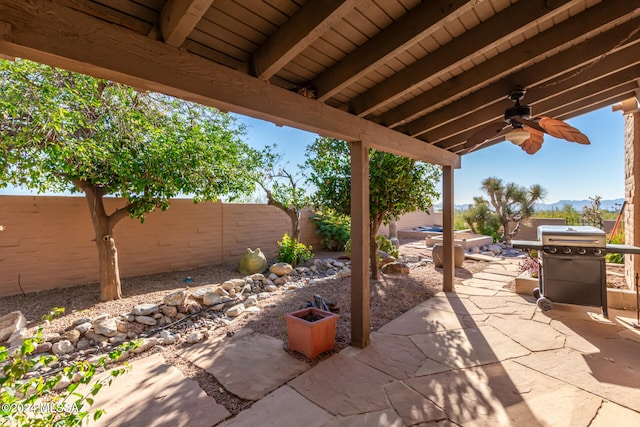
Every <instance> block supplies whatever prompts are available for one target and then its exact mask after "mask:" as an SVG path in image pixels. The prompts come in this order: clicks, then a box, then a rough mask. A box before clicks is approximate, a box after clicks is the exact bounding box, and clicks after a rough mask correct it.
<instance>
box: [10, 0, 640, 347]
mask: <svg viewBox="0 0 640 427" xmlns="http://www.w3.org/2000/svg"><path fill="white" fill-rule="evenodd" d="M639 42H640V0H606V1H597V0H526V1H524V0H521V1H517V2H515V3H513V4H512V0H434V1H422V2H421V1H418V0H376V1H373V0H326V1H311V0H308V1H304V0H215V1H214V0H130V1H123V0H28V1H27V0H0V56H2V57H5V58H11V57H22V58H28V59H32V60H35V61H39V62H43V63H46V64H50V65H55V66H59V67H64V68H67V69H70V70H73V71H79V72H84V73H88V74H92V75H96V76H99V77H103V78H108V79H111V80H115V81H119V82H122V83H126V84H129V85H132V86H134V87H137V88H139V89H144V90H153V91H159V92H163V93H167V94H170V95H173V96H176V97H181V98H184V99H189V100H193V101H196V102H200V103H202V104H206V105H210V106H214V107H217V108H220V109H222V110H225V111H233V112H237V113H241V114H246V115H248V116H252V117H256V118H260V119H264V120H269V121H271V122H274V123H276V124H278V125H288V126H292V127H296V128H300V129H305V130H308V131H312V132H316V133H318V134H321V135H323V136H332V137H336V138H340V139H344V140H347V141H350V142H352V143H353V144H352V150H353V151H352V154H353V156H354V159H355V160H357V161H355V162H354V164H358V165H360V167H359V168H354V171H353V173H354V174H356V175H358V176H359V178H358V179H356V180H354V188H353V190H352V191H353V193H352V194H353V197H352V201H353V203H354V204H355V205H354V206H352V211H353V212H358V214H357V215H354V218H353V221H354V224H353V227H354V230H359V231H356V233H358V236H357V237H358V238H357V239H354V242H355V241H358V242H359V243H360V244H359V245H355V246H356V247H354V251H353V253H354V261H356V264H357V265H356V266H355V267H354V271H355V273H354V276H353V279H352V288H353V289H355V292H354V293H352V298H355V299H358V300H360V301H359V302H357V303H358V304H360V307H359V309H358V310H355V311H356V312H359V313H360V314H359V315H358V316H356V315H354V316H353V317H354V318H355V317H359V319H355V320H354V321H357V322H360V323H359V324H358V325H354V326H357V327H354V328H353V335H354V343H355V344H356V345H361V346H364V345H366V344H367V343H368V318H367V316H368V301H364V300H366V299H367V296H368V293H367V290H368V269H366V268H365V266H366V265H367V264H366V263H367V257H366V254H367V251H368V247H367V244H366V240H367V239H368V234H367V233H368V231H367V229H366V227H365V226H364V225H365V223H366V222H368V221H367V219H368V218H367V217H368V215H367V212H368V195H367V194H368V192H367V191H366V189H367V188H368V185H367V184H368V173H367V169H366V167H365V165H363V162H362V161H361V160H362V153H363V152H364V150H365V149H366V148H367V147H373V148H376V149H379V150H384V151H388V152H392V153H395V154H399V155H404V156H409V157H412V158H415V159H418V160H422V161H426V162H430V163H434V164H439V165H442V166H443V170H444V180H443V183H444V184H443V187H444V191H443V193H444V202H445V214H444V222H445V224H443V225H444V226H445V230H446V231H445V233H444V244H445V248H446V251H445V271H444V279H443V280H444V284H445V289H447V288H449V289H450V288H451V287H452V285H453V275H454V269H453V169H455V168H459V167H460V165H461V163H460V157H461V155H463V154H465V153H467V152H468V151H469V150H473V149H482V148H485V147H488V146H489V145H491V144H494V143H498V142H501V141H502V140H504V138H503V137H502V138H498V139H495V140H493V141H487V142H484V143H481V145H478V146H473V145H470V144H469V143H468V142H467V140H468V138H469V137H470V136H471V135H472V134H473V133H475V132H476V131H477V130H478V129H480V128H481V127H483V126H484V125H486V124H487V123H490V122H493V121H496V120H499V119H500V118H501V117H502V115H503V112H504V110H505V108H507V107H510V106H511V105H512V102H511V101H510V100H508V99H507V97H506V96H507V94H508V93H509V92H510V91H511V90H512V89H514V88H515V87H517V86H519V87H523V88H526V89H527V96H526V98H525V102H526V103H527V104H529V105H530V106H532V107H533V109H534V114H535V115H548V116H553V117H556V118H559V119H562V120H565V119H568V118H571V117H574V116H577V115H580V114H584V113H586V112H589V111H592V110H595V109H598V108H601V107H603V106H607V105H611V104H614V103H617V102H620V101H622V100H625V99H628V98H630V97H634V96H637V94H638V88H639V82H640V43H639ZM514 149H517V148H516V147H514ZM358 159H359V160H358ZM364 163H366V162H364ZM356 258H357V260H356ZM353 303H354V302H353V301H352V304H353ZM354 313H355V312H354Z"/></svg>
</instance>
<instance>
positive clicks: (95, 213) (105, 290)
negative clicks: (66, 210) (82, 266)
mask: <svg viewBox="0 0 640 427" xmlns="http://www.w3.org/2000/svg"><path fill="white" fill-rule="evenodd" d="M76 185H78V184H77V183H76ZM78 186H79V187H80V188H82V190H83V191H84V193H85V196H86V199H87V203H88V205H89V213H90V214H91V221H92V222H93V229H94V231H95V242H96V247H97V248H98V261H99V263H100V301H111V300H116V299H120V298H122V290H121V286H120V270H119V268H118V251H117V250H116V244H115V240H114V239H113V226H114V225H115V223H116V222H117V220H118V219H119V218H120V217H121V216H122V215H121V212H122V210H120V211H116V213H117V214H118V215H115V214H114V215H112V216H111V217H109V215H107V213H106V212H105V209H104V201H103V199H102V197H103V193H102V191H101V190H100V189H99V188H95V187H94V186H91V185H88V184H81V185H78Z"/></svg>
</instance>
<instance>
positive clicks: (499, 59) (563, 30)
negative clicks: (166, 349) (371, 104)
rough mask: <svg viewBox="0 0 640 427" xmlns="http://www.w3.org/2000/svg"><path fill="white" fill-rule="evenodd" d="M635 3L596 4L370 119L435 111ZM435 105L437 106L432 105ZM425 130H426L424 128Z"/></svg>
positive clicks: (610, 21)
mask: <svg viewBox="0 0 640 427" xmlns="http://www.w3.org/2000/svg"><path fill="white" fill-rule="evenodd" d="M635 9H637V6H636V5H634V4H633V2H629V1H628V0H610V1H608V2H606V3H599V4H597V5H596V6H594V7H591V8H589V9H587V10H585V11H584V12H582V13H580V14H578V15H575V16H573V17H571V18H569V19H568V20H566V21H564V22H563V23H562V26H559V25H558V26H554V27H551V28H549V29H548V30H546V31H543V32H542V33H540V34H538V35H536V36H534V37H532V38H530V39H528V40H525V41H524V42H522V43H520V44H518V45H516V46H514V47H513V48H511V49H509V50H507V51H505V52H503V53H500V54H498V55H496V56H494V57H493V58H491V59H489V60H487V61H485V62H482V63H480V64H478V65H477V66H475V67H474V68H473V70H472V71H471V72H466V73H463V74H461V75H458V76H456V77H454V78H452V79H449V80H447V81H446V82H444V83H442V84H440V85H438V86H436V87H434V88H432V89H430V90H428V91H426V92H424V93H423V94H421V95H418V96H416V97H415V98H413V99H411V100H409V101H407V102H405V103H403V104H401V105H399V106H397V107H395V108H393V109H391V110H389V111H387V112H385V113H384V114H382V115H381V116H379V117H376V118H374V119H373V121H374V122H376V123H379V124H381V125H383V126H388V127H395V126H399V125H403V124H406V123H409V122H411V121H412V120H415V119H417V118H418V117H419V116H420V115H424V114H425V113H428V112H429V111H425V110H429V109H430V110H432V111H433V110H435V109H437V106H438V104H440V103H442V102H444V101H446V100H447V99H449V98H450V97H452V96H454V95H459V94H464V93H466V92H471V91H473V90H474V89H478V88H480V87H482V86H486V85H487V83H490V82H494V81H497V80H499V79H500V78H501V77H503V76H504V75H507V74H510V73H512V72H513V71H512V70H517V69H518V68H521V67H522V66H523V64H527V63H533V62H536V58H539V57H542V56H544V55H545V54H547V53H548V52H550V51H553V50H555V49H557V48H558V46H562V45H563V44H566V43H569V42H571V41H572V40H575V39H579V38H583V39H584V38H587V36H588V35H590V34H591V33H592V32H596V31H597V32H601V31H602V30H603V28H607V27H613V26H614V25H615V24H616V23H618V21H619V20H621V19H628V16H626V15H627V14H629V13H632V12H633V11H634V10H635ZM434 106H435V107H436V108H434ZM425 130H428V129H425Z"/></svg>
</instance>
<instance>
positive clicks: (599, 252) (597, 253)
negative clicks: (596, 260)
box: [593, 249, 603, 255]
mask: <svg viewBox="0 0 640 427" xmlns="http://www.w3.org/2000/svg"><path fill="white" fill-rule="evenodd" d="M602 253H603V252H602V249H594V250H593V254H594V255H602Z"/></svg>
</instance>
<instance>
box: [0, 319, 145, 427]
mask: <svg viewBox="0 0 640 427" xmlns="http://www.w3.org/2000/svg"><path fill="white" fill-rule="evenodd" d="M62 313H64V309H62V308H57V307H56V308H54V309H53V311H52V312H51V313H50V314H49V315H46V316H43V320H51V319H52V318H53V317H55V316H57V315H60V314H62ZM39 342H42V327H39V328H38V330H37V331H36V334H35V336H34V337H32V338H27V339H25V340H24V341H23V342H22V346H21V347H20V349H16V350H15V351H11V352H9V350H8V349H7V348H6V347H0V365H2V372H3V376H2V377H0V390H1V391H0V403H1V406H2V408H1V409H0V419H2V422H1V424H2V425H7V424H6V423H8V425H15V426H22V427H27V426H28V427H36V426H38V427H39V426H43V427H44V426H56V427H57V426H78V425H81V424H82V423H83V420H86V419H87V418H88V417H89V415H90V412H89V407H90V406H91V405H93V396H95V395H96V394H98V392H99V391H100V389H101V388H102V387H103V386H104V385H110V384H111V381H112V379H113V378H115V377H117V376H119V375H121V374H123V373H124V372H125V371H126V369H127V367H126V365H125V367H124V368H118V369H113V370H111V371H110V375H109V376H108V377H107V378H105V379H104V380H101V381H98V382H95V383H94V384H93V386H92V387H91V388H90V389H89V390H88V391H87V392H85V393H79V392H77V391H76V390H77V388H78V386H79V385H80V384H89V383H90V382H91V380H92V379H93V378H94V376H95V374H96V373H98V372H99V371H100V369H106V368H107V364H108V363H109V362H113V361H117V360H120V358H121V356H122V355H123V353H124V352H125V351H127V350H129V349H132V348H135V347H136V346H137V344H135V343H125V344H123V345H121V346H119V347H118V348H117V349H115V350H114V351H112V352H110V353H109V354H108V356H103V357H101V358H100V359H99V360H98V362H97V363H95V364H94V363H89V362H87V361H79V362H75V363H73V364H72V365H70V366H67V367H65V368H64V369H62V370H61V371H59V372H57V373H55V374H54V375H52V376H50V377H47V376H32V372H33V371H34V370H35V369H36V368H38V367H42V366H49V365H50V364H51V363H53V362H55V361H56V360H57V357H56V356H51V355H41V356H34V355H33V352H34V350H35V349H36V345H37V344H38V343H39ZM54 372H55V371H54ZM74 376H75V377H76V380H77V378H78V377H79V380H77V381H76V382H72V383H71V384H70V385H69V386H68V387H67V388H66V389H64V390H63V391H54V387H55V386H56V385H57V384H58V383H59V382H60V381H61V380H62V379H63V377H65V378H68V379H69V380H71V379H72V378H73V377H74ZM103 414H104V411H103V410H102V409H97V410H94V411H93V416H92V417H91V418H93V420H94V421H95V420H97V419H98V418H100V417H101V416H102V415H103Z"/></svg>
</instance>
